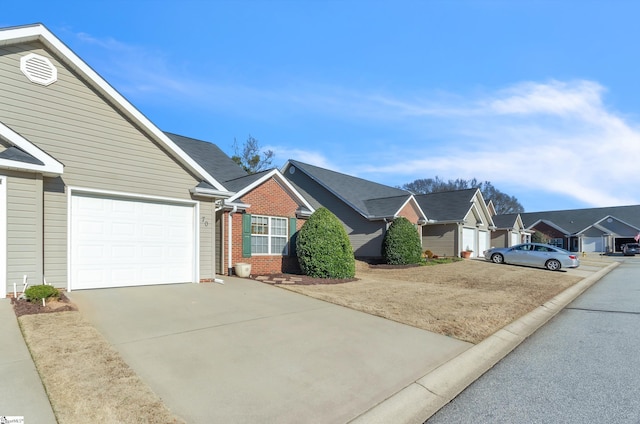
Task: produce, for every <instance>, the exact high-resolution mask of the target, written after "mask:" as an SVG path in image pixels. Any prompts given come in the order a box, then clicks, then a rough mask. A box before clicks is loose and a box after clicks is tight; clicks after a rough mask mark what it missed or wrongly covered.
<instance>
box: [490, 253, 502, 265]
mask: <svg viewBox="0 0 640 424" xmlns="http://www.w3.org/2000/svg"><path fill="white" fill-rule="evenodd" d="M491 262H493V263H494V264H503V263H504V256H502V255H501V254H500V253H495V254H494V255H493V256H491Z"/></svg>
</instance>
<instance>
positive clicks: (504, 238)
mask: <svg viewBox="0 0 640 424" xmlns="http://www.w3.org/2000/svg"><path fill="white" fill-rule="evenodd" d="M510 236H511V232H509V231H508V230H497V231H494V232H492V233H491V247H509V237H510Z"/></svg>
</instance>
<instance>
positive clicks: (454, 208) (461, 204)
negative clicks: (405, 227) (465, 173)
mask: <svg viewBox="0 0 640 424" xmlns="http://www.w3.org/2000/svg"><path fill="white" fill-rule="evenodd" d="M477 191H478V189H477V188H469V189H466V190H454V191H441V192H437V193H429V194H418V195H416V196H415V198H416V200H417V201H418V205H420V208H421V209H422V210H423V211H424V213H425V214H426V215H427V218H428V219H430V220H431V219H433V220H436V221H460V222H461V221H463V220H464V218H465V217H466V216H467V214H468V213H469V210H470V209H471V207H472V206H473V204H472V200H473V196H474V195H475V194H476V192H477Z"/></svg>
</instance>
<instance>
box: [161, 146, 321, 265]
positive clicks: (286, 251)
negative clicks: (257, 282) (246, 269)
mask: <svg viewBox="0 0 640 424" xmlns="http://www.w3.org/2000/svg"><path fill="white" fill-rule="evenodd" d="M166 134H167V136H168V137H169V138H170V139H171V140H173V141H174V142H175V143H176V144H177V145H178V146H179V147H180V148H181V149H183V150H184V151H185V152H187V154H189V156H191V157H192V158H193V160H195V161H196V162H197V163H198V164H200V166H202V168H203V169H205V170H206V171H207V172H209V173H210V174H211V175H212V176H213V177H214V178H215V179H216V181H218V182H220V184H222V185H223V186H224V188H225V189H226V190H228V191H229V192H233V193H234V194H233V195H231V196H230V197H228V198H226V199H223V200H221V201H219V202H218V203H217V204H216V215H215V216H216V218H215V223H214V222H211V223H208V222H204V224H205V225H212V226H214V225H215V227H216V235H217V238H216V243H217V248H216V255H217V256H216V269H217V272H219V273H227V274H229V275H232V274H233V272H234V269H235V265H236V264H237V263H239V262H240V263H248V264H250V265H251V273H252V274H272V273H280V272H291V271H295V270H297V269H298V267H299V265H298V260H297V256H296V254H295V242H294V236H295V234H296V233H297V232H298V230H300V228H302V225H303V224H304V222H305V221H306V219H307V218H308V217H309V216H310V215H311V213H313V211H314V208H313V207H312V206H311V205H310V204H309V203H308V202H307V200H306V199H305V198H304V197H303V196H302V195H301V194H300V193H299V192H298V191H297V190H296V189H295V188H294V187H293V185H292V184H291V183H290V182H289V181H288V180H287V179H286V178H284V177H283V175H282V174H281V173H280V171H279V170H277V169H271V170H267V171H263V172H259V173H256V174H248V173H247V172H246V171H245V170H244V169H243V168H242V167H240V166H239V165H238V164H236V163H235V162H234V161H233V160H231V158H230V157H229V156H227V155H226V154H225V153H224V152H223V151H222V150H220V148H218V146H216V145H215V144H213V143H209V142H206V141H202V140H196V139H193V138H189V137H184V136H180V135H177V134H171V133H166Z"/></svg>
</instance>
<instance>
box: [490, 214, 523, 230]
mask: <svg viewBox="0 0 640 424" xmlns="http://www.w3.org/2000/svg"><path fill="white" fill-rule="evenodd" d="M518 215H519V214H517V213H508V214H504V215H494V216H493V217H492V219H493V223H494V224H495V226H496V228H513V225H514V224H515V223H516V219H517V218H518Z"/></svg>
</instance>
